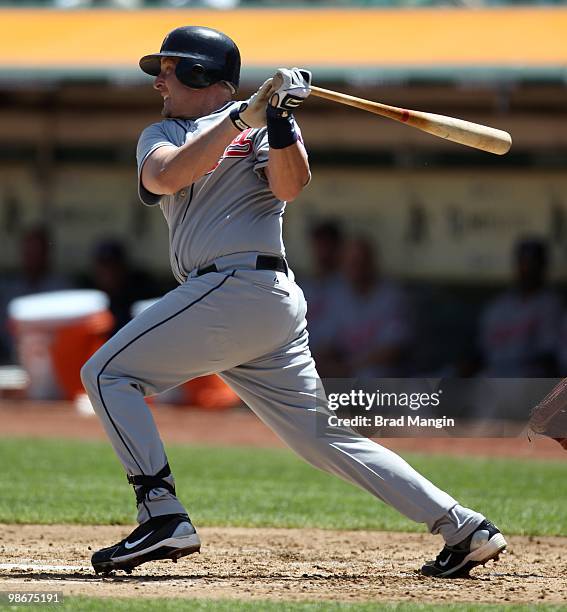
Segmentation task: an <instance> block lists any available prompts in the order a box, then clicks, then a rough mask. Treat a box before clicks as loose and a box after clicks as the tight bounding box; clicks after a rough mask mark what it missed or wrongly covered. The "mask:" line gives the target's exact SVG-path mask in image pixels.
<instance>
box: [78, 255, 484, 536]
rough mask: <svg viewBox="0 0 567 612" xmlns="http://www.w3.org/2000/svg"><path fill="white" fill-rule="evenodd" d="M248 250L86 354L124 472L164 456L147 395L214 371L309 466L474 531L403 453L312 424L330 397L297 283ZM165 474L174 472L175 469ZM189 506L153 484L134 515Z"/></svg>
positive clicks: (154, 470) (418, 517) (93, 390)
mask: <svg viewBox="0 0 567 612" xmlns="http://www.w3.org/2000/svg"><path fill="white" fill-rule="evenodd" d="M247 255H248V257H244V256H240V257H239V258H236V259H235V258H234V257H230V256H227V257H224V258H221V259H219V260H217V261H216V264H217V267H218V268H219V270H220V272H217V273H215V272H212V273H209V274H205V275H203V276H195V275H194V274H193V275H192V276H190V278H189V279H188V280H187V281H186V282H185V283H184V284H182V285H180V286H179V287H177V288H176V289H174V290H173V291H171V292H170V293H168V294H166V295H165V296H164V297H163V298H162V299H161V300H160V301H159V302H158V303H156V304H155V305H154V306H152V307H150V308H149V309H148V310H145V311H144V312H142V313H141V314H140V315H138V316H137V317H136V318H135V319H134V320H132V321H131V322H130V323H129V324H128V325H126V326H125V327H124V328H122V329H121V330H120V331H119V332H118V333H117V334H116V335H115V336H113V337H112V338H111V339H110V340H109V341H108V342H107V343H106V344H105V345H104V346H103V347H102V348H101V349H100V350H99V351H98V352H97V353H95V354H94V355H93V356H92V357H91V359H89V361H88V362H87V363H86V364H85V365H84V366H83V369H82V371H81V377H82V380H83V384H84V386H85V389H86V390H87V393H88V395H89V398H90V400H91V402H92V404H93V407H94V409H95V411H96V413H97V415H98V417H99V418H100V420H101V421H102V423H103V425H104V428H105V430H106V432H107V434H108V436H109V438H110V441H111V443H112V446H113V447H114V450H115V452H116V454H117V455H118V458H119V459H120V461H121V462H122V465H123V466H124V468H125V470H126V471H127V472H128V474H133V475H147V476H152V475H156V474H158V473H159V472H160V471H161V470H162V469H163V468H164V466H165V465H166V464H167V457H166V454H165V450H164V447H163V443H162V441H161V439H160V436H159V433H158V431H157V428H156V425H155V422H154V420H153V417H152V414H151V412H150V410H149V408H148V406H147V404H146V403H145V401H144V396H148V395H153V394H155V393H159V392H161V391H164V390H166V389H169V388H171V387H174V386H176V385H178V384H180V383H182V382H185V381H187V380H190V379H191V378H195V377H197V376H202V375H204V374H209V373H218V374H219V375H220V376H221V377H222V378H223V380H225V382H226V383H227V384H228V385H229V386H230V387H231V388H232V389H234V391H235V392H236V393H237V394H238V395H239V396H240V397H241V398H242V400H243V401H244V402H246V404H248V406H249V407H250V408H251V409H252V410H253V411H254V412H255V413H256V415H257V416H258V417H259V418H260V419H261V420H262V421H263V422H264V423H265V424H266V425H267V426H268V427H270V428H271V429H272V430H273V431H274V432H275V433H276V434H277V435H278V436H279V437H280V438H281V439H282V440H283V441H284V442H285V443H286V444H287V445H288V446H290V447H291V448H292V449H293V450H294V451H295V452H296V453H297V454H298V455H300V456H301V457H303V458H304V459H305V460H306V461H308V462H309V463H311V464H312V465H313V466H315V467H317V468H319V469H321V470H324V471H326V472H330V473H331V474H335V475H337V476H340V477H341V478H343V479H344V480H347V481H349V482H351V483H353V484H355V485H358V486H359V487H361V488H363V489H365V490H367V491H368V492H369V493H371V494H372V495H374V496H375V497H377V498H379V499H381V500H382V501H384V502H386V503H387V504H389V505H391V506H393V507H394V508H395V509H396V510H398V511H399V512H401V513H402V514H403V515H405V516H406V517H408V518H409V519H411V520H413V521H416V522H418V523H425V524H426V525H427V527H428V529H429V531H430V532H431V533H440V534H441V535H442V536H443V537H444V539H445V541H446V542H447V543H448V544H456V543H458V542H460V541H461V540H463V539H464V538H466V537H467V536H468V535H470V534H471V533H472V532H473V531H474V530H475V529H476V527H477V526H478V524H479V523H480V522H481V521H482V520H483V519H484V517H483V516H482V515H481V514H479V513H477V512H474V511H472V510H469V509H467V508H463V507H462V506H460V505H459V504H458V503H457V501H456V500H455V499H453V498H452V497H451V496H450V495H448V494H447V493H445V492H444V491H442V490H440V489H439V488H437V487H436V486H435V485H433V484H432V483H431V482H429V481H428V480H427V479H426V478H424V477H423V476H421V475H420V474H419V473H418V472H416V471H415V470H414V469H413V468H412V467H411V466H410V465H409V464H408V463H407V462H406V461H404V460H403V459H402V458H401V457H399V456H398V455H396V454H395V453H393V452H391V451H390V450H388V449H386V448H384V447H382V446H380V445H379V444H376V443H375V442H372V441H371V440H368V439H367V438H363V437H361V436H360V435H358V434H356V433H355V432H353V431H352V430H350V429H346V428H344V429H339V428H332V431H331V432H330V433H327V434H324V435H323V434H322V433H321V431H322V430H321V429H318V428H317V419H325V420H326V417H325V414H326V411H327V408H326V402H325V400H324V397H323V395H324V394H323V391H322V385H321V381H320V379H319V376H318V374H317V371H316V369H315V363H314V361H313V358H312V357H311V354H310V352H309V347H308V334H307V330H306V321H305V314H306V304H305V299H304V297H303V292H302V291H301V289H300V288H299V287H298V286H297V285H296V284H295V282H294V281H293V277H292V274H291V273H290V277H291V278H288V277H287V276H286V275H285V274H284V273H282V272H271V271H267V270H254V269H250V268H252V265H251V263H250V262H251V261H252V260H253V261H255V254H247ZM252 255H254V257H253V258H252ZM247 268H248V269H247ZM327 431H329V429H328V428H327ZM274 477H276V478H277V475H274ZM165 480H166V481H167V482H168V483H170V484H173V477H172V476H167V477H166V478H165ZM185 512H186V510H185V508H184V507H183V505H182V504H181V502H180V501H179V499H178V498H177V497H176V496H175V495H173V494H172V493H171V492H170V491H168V490H167V489H165V488H160V487H156V488H154V489H152V490H151V491H150V492H149V493H148V494H147V495H146V496H145V499H143V500H142V501H141V502H140V503H139V504H138V521H139V522H140V523H141V522H145V521H146V520H148V519H149V518H151V517H153V516H159V515H162V514H171V513H185Z"/></svg>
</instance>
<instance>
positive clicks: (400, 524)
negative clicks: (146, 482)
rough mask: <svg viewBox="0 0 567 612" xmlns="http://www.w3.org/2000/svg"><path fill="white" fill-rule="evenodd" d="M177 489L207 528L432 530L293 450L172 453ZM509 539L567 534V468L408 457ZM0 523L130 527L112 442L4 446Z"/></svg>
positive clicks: (128, 493)
mask: <svg viewBox="0 0 567 612" xmlns="http://www.w3.org/2000/svg"><path fill="white" fill-rule="evenodd" d="M168 454H169V460H170V464H171V466H172V469H173V471H174V474H175V476H176V480H177V490H178V493H179V496H180V498H181V500H182V501H183V502H184V503H185V504H186V506H187V508H188V510H189V512H190V514H191V517H192V518H193V520H194V522H195V523H196V524H197V525H198V526H203V525H217V526H223V525H234V526H275V527H322V528H335V529H380V530H388V531H423V529H424V528H423V526H420V525H415V524H414V523H412V522H410V521H408V520H407V519H405V518H404V517H402V516H400V515H399V514H398V513H397V512H395V511H394V510H392V509H391V508H389V507H387V506H386V505H385V504H383V503H381V502H379V501H377V500H374V499H373V498H372V497H371V496H370V495H369V494H368V493H365V492H363V491H360V490H358V489H357V488H355V487H353V486H352V485H349V484H346V483H344V482H342V481H340V480H339V479H337V478H334V477H331V476H329V475H327V474H323V473H321V472H319V471H317V470H315V469H313V468H312V467H310V466H308V465H307V464H305V463H303V462H302V461H301V460H299V459H298V458H296V457H295V456H294V455H293V454H292V453H290V452H288V451H286V450H275V449H270V450H266V449H250V448H210V447H206V448H205V447H198V448H197V447H190V446H171V447H169V448H168ZM406 458H407V459H408V460H409V461H410V463H411V464H412V465H413V466H414V467H416V468H417V469H418V470H419V471H421V472H422V473H423V474H424V475H426V476H427V477H428V478H430V479H431V480H432V481H433V482H435V483H436V484H438V485H439V486H441V487H442V488H444V489H446V490H447V491H449V492H450V493H451V494H452V495H453V496H454V497H456V498H457V499H458V500H459V501H460V502H461V503H462V504H463V505H466V506H470V507H474V508H477V509H478V510H480V511H482V512H483V513H485V514H486V515H487V516H489V517H491V518H492V520H494V521H496V522H497V523H498V524H499V526H500V527H501V528H502V529H504V530H505V531H506V532H507V533H509V534H513V533H515V534H531V535H567V515H566V514H565V512H564V509H563V507H562V505H561V504H560V503H559V500H560V499H561V497H564V494H565V491H566V484H565V478H566V472H567V466H566V464H565V463H564V462H529V461H526V460H509V459H477V458H455V457H451V458H446V457H441V456H419V455H413V456H407V457H406ZM0 465H1V466H2V470H0V491H2V495H1V496H0V522H7V523H14V522H17V523H83V524H125V523H132V522H133V520H134V517H135V504H134V495H133V492H132V489H131V487H130V486H129V485H128V484H127V483H126V478H125V475H124V472H123V470H122V467H121V466H120V465H119V463H118V461H117V459H116V458H115V456H114V454H113V451H112V449H111V448H110V446H109V444H107V443H105V442H84V441H69V440H65V441H63V440H59V441H56V440H40V439H33V440H31V439H13V438H10V439H0Z"/></svg>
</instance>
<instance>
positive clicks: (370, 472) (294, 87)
mask: <svg viewBox="0 0 567 612" xmlns="http://www.w3.org/2000/svg"><path fill="white" fill-rule="evenodd" d="M140 66H141V68H142V70H144V71H145V72H147V73H149V74H151V75H153V76H154V77H155V81H154V88H155V89H156V90H157V91H158V92H159V93H160V94H161V96H162V98H163V113H162V114H163V116H164V119H163V121H161V122H159V123H154V124H153V125H150V126H149V127H148V128H146V129H145V130H144V131H143V132H142V134H141V136H140V139H139V142H138V151H137V158H138V174H139V195H140V198H141V200H142V202H144V203H145V204H147V205H150V206H152V205H159V207H160V208H161V210H162V212H163V214H164V216H165V218H166V221H167V223H168V226H169V238H170V260H171V267H172V269H173V273H174V275H175V277H176V278H177V280H178V281H179V286H178V287H177V288H176V289H174V290H173V291H171V292H170V293H168V294H167V295H165V296H164V297H163V298H162V299H161V300H160V301H159V302H157V303H156V304H155V305H154V306H152V307H151V308H149V309H147V310H145V311H144V312H143V313H142V314H141V315H139V316H138V317H136V318H135V319H134V320H133V321H131V322H130V323H129V324H128V325H126V326H125V327H124V328H122V329H121V330H120V331H119V332H118V333H117V334H116V335H115V336H113V337H112V338H111V339H110V340H109V341H108V342H107V343H106V345H105V346H103V347H102V348H101V349H100V350H99V351H98V352H97V353H95V355H94V356H93V357H92V358H91V359H90V360H89V361H88V362H87V363H86V364H85V365H84V367H83V369H82V379H83V383H84V385H85V387H86V389H87V391H88V394H89V397H90V399H91V402H92V404H93V406H94V408H95V410H96V413H97V414H98V416H99V418H100V419H101V421H102V423H103V425H104V427H105V429H106V432H107V434H108V436H109V438H110V440H111V443H112V445H113V447H114V450H115V451H116V454H117V455H118V457H119V459H120V461H121V462H122V465H123V466H124V468H125V470H126V472H127V474H128V481H129V482H130V483H131V484H132V485H133V486H134V489H135V493H136V501H137V507H138V522H139V526H138V527H137V528H136V529H135V530H134V531H133V532H132V533H131V534H130V535H128V536H127V537H126V538H125V539H123V540H122V541H120V542H118V543H117V544H114V545H113V546H110V547H108V548H103V549H102V550H99V551H97V552H95V553H94V555H93V556H92V564H93V566H94V569H95V571H96V572H102V573H108V572H111V571H113V570H118V569H121V570H125V571H127V572H129V571H131V569H132V568H133V567H136V566H138V565H140V564H142V563H145V562H147V561H151V560H155V559H173V560H174V561H175V560H177V559H178V558H179V557H183V556H185V555H189V554H191V553H194V552H196V551H198V550H199V549H200V546H201V542H200V540H199V536H198V535H197V532H196V530H195V528H194V526H193V525H192V523H191V520H190V519H189V516H188V514H187V510H186V509H185V507H184V506H183V504H182V503H181V502H180V500H179V499H178V498H177V496H176V491H175V483H174V480H173V476H172V474H171V470H170V468H169V465H168V462H167V457H166V454H165V451H164V447H163V444H162V442H161V439H160V437H159V434H158V431H157V429H156V426H155V423H154V421H153V419H152V415H151V412H150V410H149V409H148V406H147V405H146V403H145V402H144V396H147V395H151V394H154V393H158V392H160V391H163V390H165V389H168V388H171V387H173V386H175V385H178V384H180V383H182V382H184V381H187V380H189V379H191V378H194V377H197V376H201V375H203V374H209V373H218V374H219V375H220V376H221V377H222V378H223V380H225V381H226V383H227V384H228V385H230V387H232V389H234V391H236V392H237V393H238V395H239V396H240V397H241V398H242V399H243V400H244V401H245V402H246V403H247V404H248V405H249V406H250V408H251V409H252V410H253V411H254V412H255V413H256V414H257V415H258V417H259V418H260V419H261V420H262V421H263V422H264V423H266V425H268V426H269V427H271V428H272V429H273V430H274V431H275V432H276V433H277V434H278V435H279V436H280V437H281V438H282V439H283V440H284V441H285V442H286V443H287V444H288V445H289V446H290V447H291V448H292V449H293V450H295V451H296V452H297V453H298V454H299V455H300V456H302V457H303V458H304V459H305V460H307V461H308V462H310V463H311V464H313V465H314V466H316V467H318V468H320V469H322V470H326V471H328V472H331V473H333V474H336V475H338V476H341V477H342V478H344V479H345V480H347V481H350V482H352V483H354V484H356V485H358V486H360V487H362V488H364V489H366V490H367V491H369V492H370V493H372V494H373V495H374V496H376V497H378V498H379V499H381V500H383V501H385V502H386V503H388V504H390V505H392V506H393V507H395V508H396V509H397V510H399V511H400V512H401V513H403V514H404V515H405V516H407V517H408V518H410V519H412V520H414V521H417V522H421V523H425V524H426V525H427V527H428V529H429V530H430V531H431V533H435V534H437V533H439V534H441V535H442V536H443V537H444V539H445V542H446V546H445V548H444V549H443V551H442V552H441V553H440V555H439V556H438V557H437V559H436V560H435V561H432V562H430V563H427V564H426V565H425V566H424V567H423V572H424V573H425V574H428V575H432V576H446V575H455V574H457V573H460V572H464V571H467V570H468V569H469V568H470V567H473V566H475V565H477V564H479V563H484V562H486V561H487V560H488V559H491V558H493V557H495V556H496V555H497V554H498V553H499V552H500V551H501V550H502V549H504V548H505V546H506V542H505V540H504V537H503V536H502V534H501V533H500V532H499V531H498V529H497V528H496V527H495V526H494V525H492V524H491V523H489V522H488V521H486V520H485V518H484V516H482V515H481V514H479V513H477V512H474V511H472V510H469V509H467V508H464V507H462V506H461V505H459V504H458V502H457V501H456V500H455V499H453V498H452V497H451V496H450V495H448V494H447V493H444V492H443V491H441V490H440V489H438V488H437V487H436V486H434V485H433V484H432V483H430V482H429V481H428V480H426V479H425V478H424V477H423V476H421V475H420V474H418V473H417V472H416V471H415V470H414V469H412V468H411V467H410V466H409V465H408V464H407V463H406V462H405V461H404V460H403V459H401V458H400V457H398V456H397V455H395V454H394V453H392V452H391V451H389V450H387V449H386V448H383V447H381V446H379V445H378V444H375V443H374V442H371V441H370V440H368V439H366V438H362V437H360V436H358V435H355V434H354V433H353V432H352V431H349V430H346V429H339V428H334V429H333V431H332V432H331V433H329V434H328V435H321V433H320V430H319V429H318V428H317V421H318V418H319V415H320V414H324V410H325V404H326V400H325V397H324V392H323V391H322V387H321V381H320V379H319V377H318V375H317V371H316V369H315V364H314V362H313V359H312V357H311V354H310V352H309V347H308V334H307V330H306V323H305V313H306V304H305V299H304V297H303V293H302V291H301V289H300V288H299V287H298V286H297V285H296V284H295V282H294V275H293V273H292V271H291V270H290V269H289V267H288V265H287V263H286V259H285V251H284V245H283V243H282V233H281V230H282V217H283V214H284V210H285V206H286V202H290V201H292V200H294V199H295V198H296V197H297V196H298V195H299V194H300V192H301V190H302V189H303V187H304V186H305V185H306V184H307V183H308V181H309V178H310V171H309V164H308V159H307V154H306V151H305V148H304V146H303V143H302V139H301V136H300V131H299V128H298V126H297V124H296V122H295V119H294V118H293V115H292V110H295V109H297V108H298V107H299V106H300V104H301V103H302V102H303V100H304V99H305V98H306V97H307V96H308V95H309V93H310V80H311V75H310V74H309V73H308V72H307V71H305V70H300V69H297V68H293V69H280V70H279V71H278V72H277V73H276V75H277V78H274V79H273V80H272V79H268V80H267V81H266V82H265V83H264V84H263V85H262V86H261V87H260V89H258V91H257V92H256V93H255V94H254V95H253V96H252V97H251V98H250V99H249V100H247V101H246V102H242V101H232V96H233V94H234V93H235V92H236V90H237V88H238V84H239V71H240V54H239V51H238V48H237V47H236V45H235V43H234V42H233V41H232V40H231V39H230V38H228V36H226V35H224V34H222V33H220V32H217V31H215V30H211V29H209V28H205V27H195V26H190V27H180V28H177V29H175V30H173V31H172V32H171V33H169V34H168V36H167V37H166V38H165V40H164V42H163V45H162V47H161V50H160V52H159V53H155V54H152V55H147V56H145V57H143V58H142V59H141V60H140ZM319 411H321V412H319Z"/></svg>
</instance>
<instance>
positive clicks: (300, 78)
mask: <svg viewBox="0 0 567 612" xmlns="http://www.w3.org/2000/svg"><path fill="white" fill-rule="evenodd" d="M272 88H273V89H274V90H275V91H274V93H273V94H272V95H271V96H270V106H271V107H273V108H274V109H277V110H278V111H279V114H280V115H281V116H282V117H287V116H288V115H289V114H290V113H291V112H293V111H294V110H295V109H296V108H298V107H299V106H300V105H301V104H302V103H303V102H304V100H305V99H306V98H307V97H308V96H309V94H310V93H311V72H309V70H304V69H303V68H279V69H278V70H277V72H276V73H275V74H274V76H273V78H272Z"/></svg>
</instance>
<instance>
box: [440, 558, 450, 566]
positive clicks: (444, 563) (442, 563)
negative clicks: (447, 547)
mask: <svg viewBox="0 0 567 612" xmlns="http://www.w3.org/2000/svg"><path fill="white" fill-rule="evenodd" d="M450 558H451V555H449V556H448V557H447V558H446V559H445V561H439V565H440V566H441V567H445V566H446V565H447V563H449V559H450Z"/></svg>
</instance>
